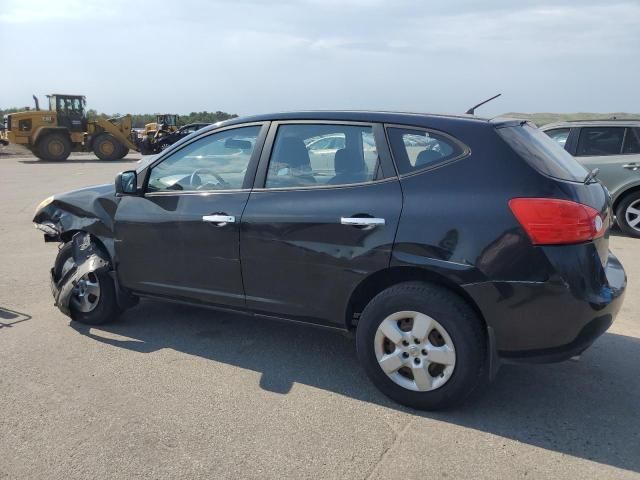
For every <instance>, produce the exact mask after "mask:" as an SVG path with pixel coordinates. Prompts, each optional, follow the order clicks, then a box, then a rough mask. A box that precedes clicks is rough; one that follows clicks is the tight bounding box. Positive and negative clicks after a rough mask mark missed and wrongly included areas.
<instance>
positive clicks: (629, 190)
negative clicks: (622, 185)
mask: <svg viewBox="0 0 640 480" xmlns="http://www.w3.org/2000/svg"><path fill="white" fill-rule="evenodd" d="M638 192H640V184H638V185H634V186H632V187H629V188H627V189H626V190H623V191H622V192H621V193H619V194H618V195H617V196H616V199H615V200H614V201H613V212H614V213H615V212H616V211H617V210H618V207H619V206H620V203H621V202H622V201H623V200H624V199H625V198H626V197H627V196H629V195H631V194H633V193H638Z"/></svg>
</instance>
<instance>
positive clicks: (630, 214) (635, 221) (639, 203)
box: [624, 199, 640, 232]
mask: <svg viewBox="0 0 640 480" xmlns="http://www.w3.org/2000/svg"><path fill="white" fill-rule="evenodd" d="M624 219H625V221H626V222H627V225H629V226H630V227H631V228H633V229H634V230H636V231H638V232H640V199H639V200H636V201H635V202H631V203H630V204H629V206H628V207H627V209H626V210H625V212H624Z"/></svg>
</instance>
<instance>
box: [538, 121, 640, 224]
mask: <svg viewBox="0 0 640 480" xmlns="http://www.w3.org/2000/svg"><path fill="white" fill-rule="evenodd" d="M542 131H544V132H545V133H546V134H547V135H549V136H550V137H551V138H553V139H554V140H555V141H556V142H558V143H559V144H560V145H561V146H562V147H563V148H564V149H565V150H566V151H567V152H569V153H570V154H571V155H573V156H575V157H576V159H577V160H578V162H580V163H581V164H582V165H584V166H585V168H587V170H592V169H594V168H598V170H599V172H598V175H597V178H598V180H600V181H601V182H602V183H603V184H604V186H605V187H607V189H608V190H609V192H610V193H611V198H612V201H613V212H614V213H615V215H616V220H617V222H618V226H619V227H620V229H621V230H622V231H623V232H625V233H626V234H628V235H631V236H633V237H640V119H639V120H582V121H573V122H562V123H553V124H549V125H545V126H544V127H542Z"/></svg>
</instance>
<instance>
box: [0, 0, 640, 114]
mask: <svg viewBox="0 0 640 480" xmlns="http://www.w3.org/2000/svg"><path fill="white" fill-rule="evenodd" d="M0 45H2V49H1V51H2V53H1V54H0V60H1V61H0V72H1V75H0V108H7V107H11V106H25V105H31V104H32V100H31V95H32V94H34V93H35V94H37V95H39V96H40V98H41V102H43V101H45V95H46V94H47V93H53V92H55V93H79V94H84V95H86V96H87V103H88V107H89V108H94V109H96V110H98V111H101V112H105V113H110V114H115V113H142V112H149V113H151V112H175V113H188V112H191V111H202V110H209V111H216V110H223V111H227V112H232V113H237V114H240V115H249V114H254V113H265V112H274V111H285V110H309V109H376V110H378V109H380V110H399V111H417V112H449V113H458V112H464V111H465V110H466V109H467V108H469V107H470V106H472V105H473V104H475V103H478V102H480V101H481V100H483V99H485V98H488V97H490V96H492V95H494V94H496V93H502V97H500V98H499V99H497V100H495V101H494V102H492V103H490V104H488V105H486V106H485V107H483V108H482V109H479V110H478V111H477V113H478V114H481V115H485V116H493V115H498V114H500V113H504V112H528V113H532V112H567V113H568V112H640V95H639V94H638V93H639V85H640V84H639V79H640V0H635V1H629V0H620V1H617V0H608V1H596V0H575V1H569V0H553V1H544V0H543V1H529V0H519V1H513V0H482V1H471V0H413V1H410V0H264V1H260V0H218V1H214V0H212V1H206V0H203V1H197V0H180V1H167V2H164V1H162V0H151V1H147V0H136V1H133V2H132V1H125V0H99V1H94V0H0Z"/></svg>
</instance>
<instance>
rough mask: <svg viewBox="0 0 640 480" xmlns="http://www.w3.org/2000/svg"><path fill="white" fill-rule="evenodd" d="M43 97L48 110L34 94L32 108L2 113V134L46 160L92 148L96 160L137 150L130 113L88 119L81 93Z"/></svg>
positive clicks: (116, 158)
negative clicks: (43, 108)
mask: <svg viewBox="0 0 640 480" xmlns="http://www.w3.org/2000/svg"><path fill="white" fill-rule="evenodd" d="M47 98H48V99H49V109H48V110H40V104H39V102H38V98H37V97H36V96H35V95H34V96H33V99H34V101H35V110H30V109H27V110H25V111H23V112H17V113H11V114H9V115H6V116H5V119H4V131H3V133H2V138H3V139H4V140H5V141H8V142H10V143H15V144H18V145H22V146H24V147H26V148H28V149H29V150H31V152H33V154H34V155H35V156H37V157H38V158H40V159H42V160H49V161H62V160H66V159H67V158H68V157H69V154H70V153H71V152H72V151H73V152H91V151H93V152H94V153H95V154H96V156H97V157H98V158H99V159H100V160H118V159H121V158H123V157H124V156H125V155H126V154H127V153H129V149H132V150H137V146H136V142H135V138H134V136H133V135H132V133H131V115H124V116H122V117H117V118H110V119H103V118H96V119H92V120H89V119H87V114H86V99H85V97H84V96H83V95H63V94H59V93H54V94H51V95H47Z"/></svg>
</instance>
